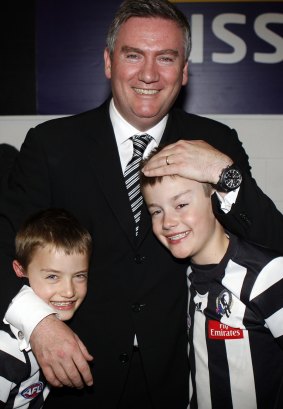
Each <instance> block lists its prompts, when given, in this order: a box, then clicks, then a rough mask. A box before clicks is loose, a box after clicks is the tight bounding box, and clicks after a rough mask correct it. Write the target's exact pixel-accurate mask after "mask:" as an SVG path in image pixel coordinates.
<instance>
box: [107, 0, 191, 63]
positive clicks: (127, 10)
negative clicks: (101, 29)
mask: <svg viewBox="0 0 283 409" xmlns="http://www.w3.org/2000/svg"><path fill="white" fill-rule="evenodd" d="M131 17H143V18H158V17H159V18H163V19H166V20H170V21H174V22H175V23H176V24H177V25H178V26H179V27H180V28H181V29H182V31H183V37H184V50H185V59H186V60H188V58H189V55H190V51H191V29H190V25H189V22H188V20H187V18H186V16H185V15H184V14H183V13H182V12H181V10H179V9H178V8H177V7H176V6H175V5H174V4H172V3H171V2H170V1H167V0H124V1H123V2H122V3H121V4H120V7H119V8H118V10H117V12H116V15H115V17H114V20H113V21H112V23H111V25H110V27H109V30H108V34H107V39H106V45H107V48H108V49H109V52H110V57H111V58H112V56H113V53H114V48H115V43H116V40H117V36H118V33H119V30H120V28H121V26H122V25H123V24H124V23H125V22H126V21H127V20H128V19H129V18H131Z"/></svg>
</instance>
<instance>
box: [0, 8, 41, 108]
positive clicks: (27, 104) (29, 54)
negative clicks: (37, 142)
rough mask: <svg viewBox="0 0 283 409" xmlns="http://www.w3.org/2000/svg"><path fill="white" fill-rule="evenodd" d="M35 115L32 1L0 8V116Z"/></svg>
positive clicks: (33, 14)
mask: <svg viewBox="0 0 283 409" xmlns="http://www.w3.org/2000/svg"><path fill="white" fill-rule="evenodd" d="M35 113H36V79H35V0H28V1H14V0H8V1H3V2H1V5H0V114H1V115H26V114H35Z"/></svg>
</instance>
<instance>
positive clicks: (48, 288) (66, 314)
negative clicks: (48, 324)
mask: <svg viewBox="0 0 283 409" xmlns="http://www.w3.org/2000/svg"><path fill="white" fill-rule="evenodd" d="M15 263H17V261H14V263H13V266H14V269H15V271H16V274H17V275H18V276H20V274H18V271H17V270H18V269H21V266H20V265H19V264H18V265H15ZM21 271H22V270H21ZM24 275H26V276H27V277H28V279H29V284H30V286H31V288H32V289H33V291H34V292H35V293H36V294H37V295H38V296H39V297H40V298H42V299H43V300H44V301H45V302H46V303H47V304H49V305H50V306H51V307H52V308H53V309H54V310H55V311H56V313H58V316H59V318H60V319H61V320H62V321H65V320H69V319H70V318H72V316H73V315H74V313H75V311H76V310H77V309H78V307H79V306H80V304H81V303H82V301H83V299H84V297H85V295H86V291H87V276H88V257H87V255H86V254H77V253H74V254H70V255H67V254H65V253H64V251H63V250H61V249H56V248H54V247H52V246H46V247H44V248H38V249H37V250H36V251H35V253H34V255H33V257H32V261H31V263H30V264H29V265H28V268H27V271H26V272H25V274H24ZM22 276H23V274H22Z"/></svg>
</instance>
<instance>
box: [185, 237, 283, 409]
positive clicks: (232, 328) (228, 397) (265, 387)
mask: <svg viewBox="0 0 283 409" xmlns="http://www.w3.org/2000/svg"><path fill="white" fill-rule="evenodd" d="M188 285H189V288H190V291H189V306H188V327H189V340H190V342H189V360H190V366H191V376H190V406H189V408H190V409H196V408H198V409H232V408H233V409H275V408H276V409H279V408H280V409H282V408H283V257H279V256H278V255H275V254H274V253H273V252H271V251H269V250H267V249H263V248H259V247H256V246H254V245H251V244H249V243H247V242H244V241H241V240H240V239H238V238H236V237H235V236H233V235H230V244H229V247H228V250H227V252H226V254H225V256H224V258H223V259H222V261H221V262H220V264H218V265H210V266H199V265H194V264H191V266H190V267H189V268H188Z"/></svg>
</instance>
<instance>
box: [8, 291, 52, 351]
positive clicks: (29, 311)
mask: <svg viewBox="0 0 283 409" xmlns="http://www.w3.org/2000/svg"><path fill="white" fill-rule="evenodd" d="M50 314H56V313H55V311H54V310H53V308H51V307H50V306H49V305H48V304H47V303H46V302H44V301H43V300H42V299H41V298H40V297H38V296H37V295H36V294H35V293H34V292H33V290H32V289H31V288H30V287H29V286H27V285H24V286H23V287H22V288H21V290H20V291H19V292H18V294H17V295H16V296H15V297H14V298H13V300H12V302H11V303H10V305H9V307H8V310H7V311H6V314H5V317H4V322H5V323H7V324H10V325H11V329H12V331H13V333H14V335H15V336H16V338H17V339H18V342H19V348H20V350H21V351H22V350H23V349H25V350H29V349H30V346H29V340H30V336H31V333H32V331H33V330H34V328H35V327H36V326H37V324H38V323H39V322H40V321H41V320H43V318H45V317H47V316H48V315H50Z"/></svg>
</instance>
